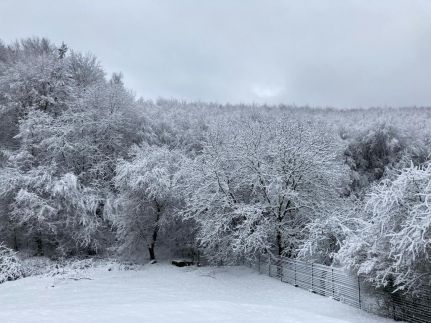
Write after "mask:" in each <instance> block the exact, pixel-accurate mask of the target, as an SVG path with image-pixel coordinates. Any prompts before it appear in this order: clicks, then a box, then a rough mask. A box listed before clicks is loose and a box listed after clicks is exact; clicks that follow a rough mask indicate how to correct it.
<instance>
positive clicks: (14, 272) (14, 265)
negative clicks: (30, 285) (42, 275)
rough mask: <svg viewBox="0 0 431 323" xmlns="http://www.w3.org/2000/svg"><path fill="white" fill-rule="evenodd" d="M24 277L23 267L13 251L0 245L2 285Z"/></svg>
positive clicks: (0, 277)
mask: <svg viewBox="0 0 431 323" xmlns="http://www.w3.org/2000/svg"><path fill="white" fill-rule="evenodd" d="M23 276H24V270H23V266H22V264H21V261H20V260H19V258H18V257H17V253H16V252H15V251H13V250H12V249H9V248H7V247H6V246H4V245H3V244H0V283H4V282H5V281H8V280H15V279H18V278H21V277H23Z"/></svg>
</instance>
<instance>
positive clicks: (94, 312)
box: [0, 264, 391, 323]
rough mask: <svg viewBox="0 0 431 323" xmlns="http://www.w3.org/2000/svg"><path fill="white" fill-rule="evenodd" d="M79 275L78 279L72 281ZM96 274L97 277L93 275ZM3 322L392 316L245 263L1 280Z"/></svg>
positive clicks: (361, 320) (321, 322)
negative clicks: (293, 283)
mask: <svg viewBox="0 0 431 323" xmlns="http://www.w3.org/2000/svg"><path fill="white" fill-rule="evenodd" d="M71 278H73V279H71ZM90 279H91V280H90ZM0 322H1V323H13V322H17V323H18V322H19V323H28V322H37V323H42V322H53V323H54V322H55V323H58V322H60V323H69V322H79V323H86V322H89V323H90V322H104V323H113V322H126V323H133V322H151V323H153V322H169V323H175V322H223V323H225V322H238V323H241V322H247V323H252V322H271V323H276V322H289V323H296V322H306V323H308V322H310V323H311V322H312V323H315V322H318V323H326V322H328V323H329V322H331V323H342V322H358V323H365V322H371V323H372V322H391V320H386V319H383V318H380V317H377V316H372V315H370V314H367V313H365V312H362V311H360V310H357V309H355V308H352V307H349V306H347V305H344V304H341V303H339V302H336V301H333V300H330V299H327V298H324V297H321V296H318V295H314V294H311V293H309V292H307V291H304V290H301V289H298V288H295V287H292V286H290V285H287V284H283V283H280V282H279V281H277V280H274V279H272V278H269V277H266V276H264V275H259V274H257V273H255V272H253V271H251V270H249V269H247V268H242V267H227V268H213V267H206V268H196V267H189V268H177V267H173V266H171V265H168V264H156V265H147V266H144V267H143V269H142V270H136V271H119V270H115V269H114V270H111V271H108V267H106V266H103V267H97V268H91V269H87V270H86V271H83V272H80V273H79V274H78V275H74V276H65V277H63V278H59V277H28V278H25V279H21V280H18V281H14V282H7V283H4V284H1V285H0Z"/></svg>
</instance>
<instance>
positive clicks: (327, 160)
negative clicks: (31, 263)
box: [0, 38, 431, 290]
mask: <svg viewBox="0 0 431 323" xmlns="http://www.w3.org/2000/svg"><path fill="white" fill-rule="evenodd" d="M0 123H1V125H0V148H1V151H0V241H1V243H2V244H3V246H2V247H1V248H3V249H2V250H3V254H7V252H6V251H4V250H6V249H5V248H6V247H7V248H9V249H13V250H16V251H19V252H20V253H22V254H27V255H45V256H49V257H70V256H74V255H95V254H100V255H105V254H107V253H109V252H113V251H114V252H116V253H117V254H118V255H120V256H122V257H134V256H139V255H141V256H142V255H148V256H149V257H150V259H155V258H156V256H157V254H158V252H159V251H160V250H163V251H164V252H170V253H171V254H175V253H176V252H179V251H180V250H181V249H183V248H186V247H194V248H199V249H200V250H201V251H203V252H204V254H205V255H206V257H208V259H209V260H210V261H212V262H214V263H223V264H226V263H235V262H238V261H239V260H240V259H243V258H253V257H255V256H256V255H258V254H262V253H263V254H269V255H272V256H274V257H278V256H281V257H289V258H295V257H301V258H305V259H310V260H314V261H318V262H321V263H324V264H328V265H332V264H334V265H342V266H346V267H348V268H350V269H351V270H354V271H356V272H358V273H359V274H360V275H362V276H364V277H365V278H366V279H368V280H369V281H371V282H372V283H373V284H374V285H376V286H388V285H389V286H392V287H398V288H402V289H410V290H415V289H417V288H419V287H420V286H422V285H427V284H428V285H429V284H430V282H431V281H430V280H431V277H430V273H431V264H430V259H429V256H430V252H431V228H430V227H431V164H430V156H431V155H430V152H431V109H427V108H405V109H390V108H387V109H382V108H373V109H366V110H365V109H364V110H337V109H313V108H309V107H293V106H283V105H280V106H250V105H218V104H215V103H214V104H211V103H201V102H195V103H187V102H179V101H176V100H162V99H160V100H158V101H156V102H153V101H145V100H143V99H139V100H136V99H135V97H134V95H133V94H132V93H131V92H129V91H128V90H127V89H125V87H124V84H123V82H122V76H121V74H114V75H112V76H110V77H109V78H108V77H106V75H105V72H104V71H103V69H102V67H101V66H100V64H99V62H98V61H97V59H96V58H95V57H94V56H92V55H83V54H81V53H78V52H74V51H72V50H69V49H68V48H67V46H66V45H64V44H63V45H61V46H56V45H54V44H52V43H50V42H49V41H48V40H46V39H38V38H32V39H25V40H22V41H19V42H16V43H13V44H9V45H5V44H0ZM0 258H1V257H0Z"/></svg>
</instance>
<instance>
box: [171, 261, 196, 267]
mask: <svg viewBox="0 0 431 323" xmlns="http://www.w3.org/2000/svg"><path fill="white" fill-rule="evenodd" d="M172 265H174V266H177V267H186V266H193V261H187V260H172Z"/></svg>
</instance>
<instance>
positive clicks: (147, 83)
mask: <svg viewBox="0 0 431 323" xmlns="http://www.w3.org/2000/svg"><path fill="white" fill-rule="evenodd" d="M0 31H1V34H0V38H1V39H3V40H4V41H5V42H9V41H12V40H15V39H17V38H21V37H28V36H45V37H48V38H50V39H51V40H53V41H54V42H56V43H61V42H62V41H64V42H65V43H66V44H68V46H69V47H71V48H74V49H77V50H81V51H85V52H87V51H89V52H92V53H93V54H95V55H96V56H97V57H98V58H99V59H100V61H101V63H102V65H103V66H104V67H105V69H106V70H107V71H108V72H109V73H111V72H113V71H122V72H123V73H124V76H125V82H126V84H127V86H128V87H129V88H131V89H133V90H134V91H135V92H136V93H137V94H138V95H142V96H144V97H146V98H157V97H175V98H180V99H186V100H204V101H218V102H244V103H245V102H247V103H250V102H256V103H263V102H267V103H275V104H278V103H290V104H292V103H294V104H297V105H305V104H309V105H319V106H336V107H349V106H350V107H360V106H376V105H380V106H406V105H428V106H431V0H379V1H373V0H356V1H354V0H315V1H307V0H285V1H283V0H260V1H257V0H244V1H240V0H237V1H235V0H217V1H215V0H207V1H205V0H153V1H148V0H136V1H135V0H121V1H120V0H115V1H114V0H92V1H90V0H75V1H59V0H38V1H35V0H0Z"/></svg>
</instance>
